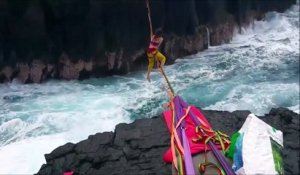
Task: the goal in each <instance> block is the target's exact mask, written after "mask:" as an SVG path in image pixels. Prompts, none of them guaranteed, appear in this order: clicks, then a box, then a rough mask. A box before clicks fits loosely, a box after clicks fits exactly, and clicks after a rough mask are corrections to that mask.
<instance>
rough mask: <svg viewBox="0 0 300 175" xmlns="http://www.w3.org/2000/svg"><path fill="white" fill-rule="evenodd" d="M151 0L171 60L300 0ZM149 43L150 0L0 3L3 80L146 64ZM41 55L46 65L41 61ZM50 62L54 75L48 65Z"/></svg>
mask: <svg viewBox="0 0 300 175" xmlns="http://www.w3.org/2000/svg"><path fill="white" fill-rule="evenodd" d="M150 2H151V11H152V20H153V27H154V28H158V27H162V28H163V30H164V32H165V42H164V44H163V45H162V48H161V50H162V52H163V53H165V55H166V56H167V58H168V59H167V64H171V63H173V62H174V60H175V59H176V58H178V57H182V56H186V55H190V54H194V53H197V52H199V51H201V50H204V49H206V48H207V45H208V40H210V41H211V42H210V43H211V45H219V44H222V43H227V42H229V41H230V40H231V38H232V36H233V32H234V30H235V28H240V27H242V26H245V25H248V24H250V23H251V22H252V21H253V20H254V19H262V18H263V15H264V13H266V12H267V11H271V10H272V11H273V10H276V11H283V10H285V9H287V8H288V7H290V6H291V5H292V4H293V3H295V2H296V0H284V1H283V0H216V1H211V0H201V1H200V0H199V1H197V0H150ZM206 28H208V29H209V31H210V33H211V34H210V38H208V35H207V31H206ZM148 42H149V26H148V19H147V11H146V8H145V1H144V0H114V1H108V0H73V1H69V0H59V1H58V0H24V1H20V0H1V1H0V83H1V82H7V81H11V80H12V79H14V78H17V79H19V81H20V82H24V83H32V82H42V81H44V80H45V79H48V78H61V79H84V78H88V77H90V76H96V77H97V76H103V75H111V74H125V73H127V72H129V71H134V70H139V69H145V67H146V66H147V59H146V54H145V51H146V47H147V45H148ZM36 60H39V61H40V62H41V63H42V64H45V65H46V68H45V67H44V66H43V65H41V64H40V65H39V66H37V65H36V63H35V62H36ZM83 62H85V63H89V64H90V65H92V66H90V69H87V68H83V67H84V66H83ZM18 65H22V66H18ZM47 65H51V66H53V67H54V68H53V70H55V71H54V72H55V73H54V72H51V73H49V71H46V70H49V68H47ZM7 67H9V68H10V69H11V70H10V71H8V69H7ZM50 69H51V70H52V67H51V68H50ZM41 70H42V71H41ZM10 72H14V73H10ZM35 73H37V75H34V74H35ZM41 73H42V75H41Z"/></svg>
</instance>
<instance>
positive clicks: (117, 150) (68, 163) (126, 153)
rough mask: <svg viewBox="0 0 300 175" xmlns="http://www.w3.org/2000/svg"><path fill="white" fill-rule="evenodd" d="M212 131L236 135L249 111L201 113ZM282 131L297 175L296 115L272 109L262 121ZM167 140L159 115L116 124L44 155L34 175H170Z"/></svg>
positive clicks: (287, 163) (290, 170)
mask: <svg viewBox="0 0 300 175" xmlns="http://www.w3.org/2000/svg"><path fill="white" fill-rule="evenodd" d="M203 113H204V115H205V116H206V117H207V119H208V120H209V122H210V123H211V124H212V126H213V128H214V129H215V130H220V131H223V132H225V133H227V134H229V135H231V134H232V133H234V132H236V131H238V130H239V129H240V127H241V126H242V125H243V123H244V121H245V119H246V118H247V116H248V114H250V112H249V111H234V112H226V111H212V110H204V111H203ZM261 119H262V120H264V121H265V122H267V123H268V124H269V125H271V126H273V127H274V128H276V129H279V130H281V131H282V132H283V137H284V150H283V154H284V170H285V174H299V163H300V162H299V149H300V148H299V133H300V132H299V114H296V113H294V112H292V111H290V110H288V109H285V108H277V109H272V110H271V111H270V112H269V114H266V115H265V116H263V117H261ZM169 146H170V135H169V132H168V130H167V127H166V125H165V123H164V121H163V117H162V116H158V117H153V118H150V119H139V120H136V121H135V122H133V123H131V124H119V125H117V126H116V129H115V131H114V132H105V133H97V134H95V135H90V136H89V137H88V139H86V140H83V141H81V142H79V143H77V144H73V143H67V144H65V145H63V146H60V147H58V148H56V149H55V150H53V151H52V152H51V153H50V154H45V159H46V161H47V163H46V164H44V165H42V167H41V169H40V170H39V172H38V173H37V174H43V175H44V174H62V173H63V172H64V171H69V170H71V171H74V172H75V173H77V174H160V175H161V174H171V165H170V164H166V163H164V162H163V160H162V156H163V154H164V152H165V151H166V150H167V149H168V147H169Z"/></svg>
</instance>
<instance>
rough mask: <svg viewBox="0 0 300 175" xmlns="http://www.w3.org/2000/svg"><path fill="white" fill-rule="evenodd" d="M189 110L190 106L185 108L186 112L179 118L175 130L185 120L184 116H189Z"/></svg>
mask: <svg viewBox="0 0 300 175" xmlns="http://www.w3.org/2000/svg"><path fill="white" fill-rule="evenodd" d="M190 110H191V106H189V107H188V108H187V110H186V111H185V114H184V116H183V117H181V119H180V120H179V121H178V123H177V125H176V129H177V128H178V127H179V125H180V124H181V122H182V121H183V120H184V119H185V118H186V116H187V115H188V114H189V112H190Z"/></svg>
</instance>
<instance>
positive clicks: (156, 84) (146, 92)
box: [0, 5, 299, 174]
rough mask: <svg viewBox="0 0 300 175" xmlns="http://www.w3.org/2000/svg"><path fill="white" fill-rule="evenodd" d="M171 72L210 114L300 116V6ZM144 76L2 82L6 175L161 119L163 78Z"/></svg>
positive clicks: (0, 157) (0, 142) (182, 91)
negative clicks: (280, 112) (60, 150)
mask: <svg viewBox="0 0 300 175" xmlns="http://www.w3.org/2000/svg"><path fill="white" fill-rule="evenodd" d="M145 59H146V58H145ZM145 71H146V70H145ZM165 71H166V74H167V75H168V77H169V80H170V82H171V84H172V85H173V88H174V89H175V91H176V92H177V94H179V95H180V96H182V97H183V98H184V99H185V100H186V101H187V102H188V103H190V104H193V105H195V106H198V107H201V108H203V109H212V110H225V111H234V110H250V111H251V112H253V113H255V114H256V115H263V114H265V113H268V112H269V111H270V109H271V108H274V107H286V108H289V109H291V110H293V111H295V112H297V113H299V5H295V6H293V7H291V9H289V10H287V11H286V12H285V13H277V12H271V13H268V14H267V15H266V17H265V19H264V20H263V21H255V22H254V23H253V24H252V25H250V26H249V27H247V28H245V29H242V33H241V34H236V35H235V37H234V38H233V40H232V41H231V42H230V43H229V44H224V45H221V46H215V47H209V49H208V50H206V51H204V52H200V53H198V54H196V55H192V56H189V57H186V58H184V59H179V60H177V61H176V63H175V64H173V65H170V66H166V67H165ZM145 73H146V72H135V73H130V74H128V75H126V76H112V77H107V78H97V79H88V80H84V81H48V82H46V83H43V84H29V85H23V84H18V83H17V82H13V83H9V84H0V162H1V165H0V174H18V173H22V174H26V173H36V172H37V171H38V170H39V168H40V166H41V165H42V164H43V163H44V162H45V160H44V154H45V153H49V152H51V151H52V150H53V149H54V148H56V147H58V146H60V145H63V144H65V143H66V142H74V143H75V142H78V141H80V140H83V139H86V138H87V136H88V135H90V134H95V133H96V132H103V131H113V130H114V128H115V126H116V125H117V124H118V123H123V122H126V123H130V122H132V121H134V120H135V119H138V118H145V117H152V116H157V115H159V114H160V113H161V112H162V111H163V108H162V105H163V104H164V103H166V102H167V100H168V99H167V97H166V93H165V91H164V84H163V82H164V81H163V79H162V78H161V76H160V74H159V73H157V72H154V73H153V74H152V82H151V83H148V82H147V81H146V78H145Z"/></svg>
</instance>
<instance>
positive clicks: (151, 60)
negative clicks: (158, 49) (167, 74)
mask: <svg viewBox="0 0 300 175" xmlns="http://www.w3.org/2000/svg"><path fill="white" fill-rule="evenodd" d="M148 61H149V64H148V71H147V79H148V81H150V73H151V71H152V69H153V66H154V57H150V55H149V54H148Z"/></svg>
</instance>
